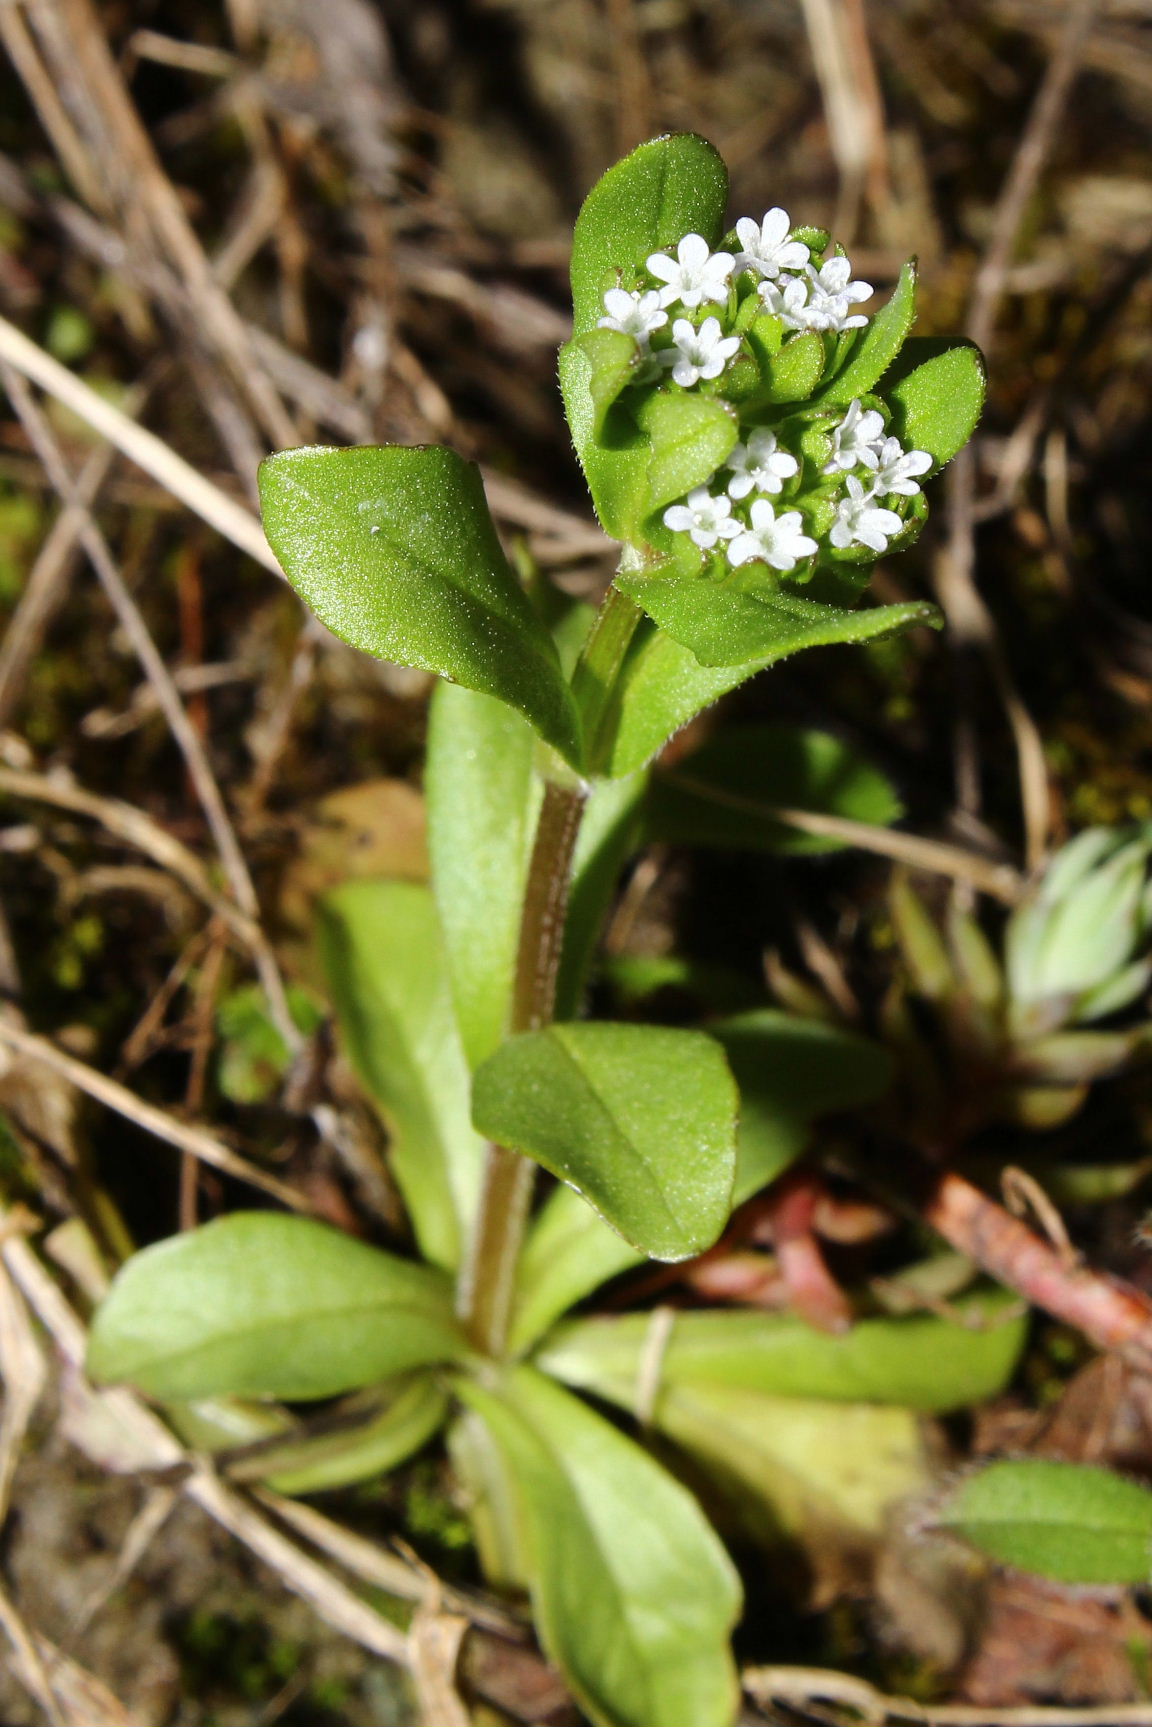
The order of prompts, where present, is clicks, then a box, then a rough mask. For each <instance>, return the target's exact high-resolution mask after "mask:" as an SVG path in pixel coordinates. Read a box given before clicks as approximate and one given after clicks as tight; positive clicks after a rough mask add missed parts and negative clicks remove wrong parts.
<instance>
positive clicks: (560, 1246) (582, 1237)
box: [510, 1185, 644, 1355]
mask: <svg viewBox="0 0 1152 1727" xmlns="http://www.w3.org/2000/svg"><path fill="white" fill-rule="evenodd" d="M643 1262H644V1255H643V1254H642V1253H640V1252H639V1251H638V1250H637V1249H636V1248H634V1247H632V1246H630V1245H629V1243H628V1242H626V1241H625V1240H624V1238H623V1236H620V1235H617V1233H616V1231H615V1230H614V1229H610V1228H609V1226H608V1225H607V1224H606V1223H605V1221H604V1219H603V1218H602V1217H600V1216H598V1215H597V1213H596V1212H594V1211H593V1210H592V1207H591V1206H590V1205H587V1204H586V1203H585V1201H584V1200H583V1199H581V1197H580V1195H579V1194H578V1193H577V1192H576V1191H575V1189H574V1188H571V1187H565V1186H563V1185H561V1186H560V1187H557V1188H554V1189H553V1190H552V1192H551V1193H550V1194H549V1195H548V1198H547V1199H546V1200H545V1202H544V1204H543V1205H542V1206H541V1208H540V1210H539V1211H538V1212H537V1214H536V1216H535V1217H534V1218H533V1220H532V1223H531V1225H530V1227H529V1230H528V1235H527V1238H526V1240H525V1242H524V1251H523V1253H522V1254H521V1255H520V1263H519V1265H518V1266H517V1269H516V1302H515V1307H514V1310H513V1315H512V1325H511V1332H510V1343H511V1349H512V1351H513V1354H516V1355H520V1354H522V1353H523V1352H524V1351H525V1350H527V1349H530V1348H531V1346H532V1345H533V1344H534V1343H535V1342H536V1341H537V1340H538V1339H539V1338H541V1337H543V1335H544V1333H545V1332H546V1331H547V1330H548V1329H549V1327H550V1326H551V1325H552V1324H554V1322H555V1321H556V1320H557V1319H559V1318H560V1315H561V1314H563V1313H567V1312H568V1309H569V1308H570V1307H575V1305H576V1303H577V1302H578V1301H583V1299H584V1297H585V1296H586V1295H591V1293H592V1291H593V1290H594V1289H599V1287H600V1285H601V1284H602V1283H607V1282H608V1280H609V1278H612V1277H617V1276H619V1274H620V1273H621V1272H622V1271H630V1270H631V1269H632V1267H633V1266H636V1265H642V1264H643Z"/></svg>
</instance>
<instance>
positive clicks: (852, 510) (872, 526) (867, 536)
mask: <svg viewBox="0 0 1152 1727" xmlns="http://www.w3.org/2000/svg"><path fill="white" fill-rule="evenodd" d="M875 496H876V494H875V492H874V491H872V490H871V488H869V490H868V491H865V490H864V485H863V482H862V481H861V480H858V479H857V478H856V476H855V474H850V475H849V476H848V496H847V497H846V498H841V500H840V507H839V509H838V510H837V512H836V520H835V521H834V522H833V524H832V528H831V531H830V533H829V535H828V538H829V539H830V540H831V542H832V544H833V545H834V546H836V547H838V549H839V550H840V551H846V550H847V548H848V547H849V546H867V547H868V550H869V551H871V552H886V551H887V550H888V541H889V540H890V539H892V538H893V536H894V535H895V534H898V533H899V532H900V530H901V528H902V527H903V526H904V523H903V522H902V521H901V519H900V517H899V516H898V515H897V514H896V512H895V510H882V509H878V508H877V506H876V505H875V504H874V503H873V501H872V500H873V499H874V497H875Z"/></svg>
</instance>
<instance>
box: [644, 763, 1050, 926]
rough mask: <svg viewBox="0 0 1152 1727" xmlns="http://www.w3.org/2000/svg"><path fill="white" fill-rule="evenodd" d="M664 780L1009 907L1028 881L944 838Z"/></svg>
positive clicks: (689, 779) (691, 781)
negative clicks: (927, 873)
mask: <svg viewBox="0 0 1152 1727" xmlns="http://www.w3.org/2000/svg"><path fill="white" fill-rule="evenodd" d="M661 778H662V779H664V780H665V782H666V783H667V784H669V785H675V786H680V787H682V788H683V790H685V791H690V792H692V793H693V794H694V796H696V797H701V798H707V799H708V801H709V802H710V803H715V804H722V805H723V806H724V807H725V808H726V809H734V810H740V811H742V812H743V813H744V814H746V815H753V816H761V817H763V819H764V820H765V821H774V822H780V823H781V824H782V825H783V826H784V827H791V828H796V829H797V830H798V831H799V832H800V833H807V834H812V835H813V836H814V837H816V838H818V839H830V840H840V841H842V843H843V844H844V845H850V846H857V847H859V848H860V850H861V851H869V852H874V853H876V855H877V856H879V857H888V858H893V859H894V860H895V861H896V862H897V863H903V864H908V865H909V866H910V867H911V868H913V869H921V870H928V871H930V872H931V873H932V874H933V875H945V876H950V877H951V878H952V879H953V880H955V881H962V882H968V883H970V884H971V885H972V886H973V887H975V888H979V890H980V891H981V892H982V893H986V894H990V895H991V896H992V897H993V898H994V899H998V900H1001V901H1002V902H1003V903H1004V904H1006V905H1012V904H1014V903H1015V901H1016V900H1018V899H1019V897H1020V895H1021V893H1022V892H1023V888H1024V882H1023V879H1022V877H1021V875H1020V873H1019V871H1018V870H1015V869H1013V867H1012V865H1011V864H1005V863H994V862H993V861H992V860H991V859H990V858H985V857H981V855H980V853H979V852H974V851H969V850H967V849H966V848H965V847H963V846H956V845H950V844H948V842H947V841H945V840H930V839H923V838H921V836H920V835H919V834H906V833H901V832H900V831H899V830H898V829H896V828H885V827H877V826H874V825H873V824H872V823H871V822H858V821H853V820H851V819H850V817H848V816H833V815H825V814H824V813H823V812H822V811H817V810H796V809H786V808H784V807H783V806H781V805H778V804H765V803H760V802H759V801H758V800H757V799H755V798H745V797H741V796H740V795H739V794H738V793H736V792H728V791H724V790H723V789H722V788H721V787H719V786H714V785H709V784H708V782H707V781H706V780H698V779H695V778H694V777H693V776H692V775H691V774H684V773H680V772H679V771H675V772H665V773H663V774H662V775H661Z"/></svg>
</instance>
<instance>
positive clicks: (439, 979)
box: [319, 881, 484, 1270]
mask: <svg viewBox="0 0 1152 1727" xmlns="http://www.w3.org/2000/svg"><path fill="white" fill-rule="evenodd" d="M319 941H320V950H321V954H322V956H323V960H324V968H325V971H326V973H327V977H328V986H329V989H330V990H331V994H332V1001H333V1004H334V1006H335V1008H336V1014H337V1018H338V1020H339V1024H340V1030H341V1033H342V1035H343V1038H344V1042H345V1044H346V1046H347V1049H348V1054H349V1056H350V1057H351V1060H352V1065H353V1066H354V1067H355V1069H356V1073H357V1076H358V1078H359V1080H360V1083H361V1084H362V1085H363V1086H364V1089H365V1090H366V1091H367V1093H368V1095H369V1097H371V1099H372V1101H373V1102H374V1103H375V1104H376V1106H377V1108H378V1109H379V1111H380V1114H381V1116H382V1117H383V1119H384V1122H385V1124H386V1125H387V1127H388V1131H389V1134H390V1136H391V1143H390V1145H389V1149H388V1161H389V1164H390V1166H391V1168H392V1171H393V1173H394V1174H395V1177H396V1180H397V1182H398V1184H399V1186H400V1190H401V1192H402V1193H403V1195H404V1201H405V1204H406V1205H407V1207H408V1211H409V1215H410V1216H411V1218H412V1224H413V1227H414V1229H415V1231H416V1237H417V1240H418V1241H419V1243H420V1247H421V1249H422V1251H423V1253H424V1255H425V1257H426V1258H428V1259H431V1260H433V1261H434V1262H435V1263H436V1264H437V1265H443V1266H445V1267H447V1268H448V1269H450V1270H451V1269H452V1268H454V1267H455V1266H456V1265H457V1264H458V1263H459V1260H460V1254H461V1244H462V1243H463V1242H464V1241H465V1240H466V1239H467V1236H468V1232H469V1230H470V1228H471V1224H472V1218H473V1216H474V1214H475V1210H476V1202H477V1199H478V1197H479V1193H480V1180H481V1170H482V1168H483V1162H484V1147H483V1144H482V1142H481V1140H480V1139H479V1137H478V1136H477V1135H476V1134H475V1133H474V1132H473V1130H472V1124H471V1120H470V1117H469V1098H468V1065H467V1062H466V1061H465V1058H464V1052H463V1050H462V1049H461V1046H460V1036H459V1033H458V1031H457V1029H456V1020H455V1017H454V1015H453V1012H452V997H451V992H450V990H449V984H448V972H447V963H446V959H445V954H444V941H443V937H442V935H441V933H440V923H439V919H438V917H437V911H436V903H435V901H434V900H433V898H432V894H431V892H430V891H429V889H428V888H426V887H424V886H423V885H422V884H420V883H417V882H398V881H362V882H347V883H346V884H345V885H344V886H343V887H342V888H338V889H337V890H336V891H335V892H334V893H331V894H329V895H328V896H327V897H326V898H325V899H324V900H323V901H322V903H321V907H320V921H319Z"/></svg>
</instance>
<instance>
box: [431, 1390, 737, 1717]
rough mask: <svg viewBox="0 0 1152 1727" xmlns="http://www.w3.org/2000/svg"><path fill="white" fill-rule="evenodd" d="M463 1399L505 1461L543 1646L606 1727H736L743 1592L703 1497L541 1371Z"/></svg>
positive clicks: (470, 1393)
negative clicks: (731, 1642)
mask: <svg viewBox="0 0 1152 1727" xmlns="http://www.w3.org/2000/svg"><path fill="white" fill-rule="evenodd" d="M459 1389H460V1395H461V1397H462V1398H463V1400H464V1401H465V1402H466V1403H467V1404H468V1405H469V1406H470V1407H471V1408H472V1409H474V1410H475V1411H476V1412H477V1414H478V1415H479V1416H480V1417H481V1418H482V1420H483V1422H484V1424H485V1426H486V1427H487V1428H488V1430H489V1432H490V1434H491V1436H492V1439H493V1440H494V1442H495V1444H496V1445H497V1447H498V1448H499V1449H500V1451H501V1452H502V1453H503V1454H504V1457H505V1459H506V1463H507V1474H508V1477H509V1479H510V1480H511V1481H512V1482H513V1483H514V1490H515V1492H516V1493H517V1496H518V1498H519V1499H520V1501H521V1504H522V1507H523V1515H524V1521H525V1523H526V1526H527V1529H528V1534H529V1541H530V1549H531V1571H532V1576H531V1590H532V1598H533V1606H534V1608H535V1614H536V1621H537V1624H538V1626H539V1628H540V1634H541V1637H542V1640H543V1643H544V1647H545V1650H546V1651H547V1653H548V1655H549V1656H550V1658H551V1659H552V1660H553V1661H555V1663H556V1665H557V1666H558V1667H559V1668H560V1670H561V1672H562V1673H563V1674H564V1676H565V1678H566V1679H567V1681H568V1683H569V1685H570V1686H571V1687H572V1690H573V1692H574V1693H575V1695H576V1698H577V1700H578V1702H579V1704H580V1706H581V1708H582V1709H583V1710H584V1711H585V1713H586V1714H587V1715H588V1717H589V1719H590V1720H591V1721H592V1722H593V1723H594V1727H685V1724H686V1723H687V1722H691V1723H692V1727H731V1723H732V1722H733V1720H734V1718H735V1714H736V1708H737V1702H738V1688H737V1684H736V1674H735V1669H734V1667H733V1663H732V1657H731V1653H730V1651H729V1648H728V1633H729V1631H730V1629H731V1627H732V1625H733V1623H734V1622H735V1619H736V1616H737V1614H738V1612H739V1608H740V1586H739V1582H738V1580H737V1577H736V1574H735V1572H734V1570H733V1568H732V1565H731V1563H730V1561H729V1559H728V1557H727V1555H726V1554H725V1552H724V1550H723V1548H722V1547H721V1545H720V1543H719V1541H718V1540H717V1538H716V1536H715V1535H714V1534H713V1532H712V1530H711V1528H710V1527H709V1525H708V1522H707V1520H706V1519H705V1517H704V1515H703V1513H702V1512H701V1510H700V1507H699V1506H698V1505H697V1503H696V1501H695V1500H694V1499H693V1498H692V1496H691V1495H690V1494H689V1493H688V1492H687V1491H686V1490H685V1489H684V1488H683V1487H681V1486H680V1485H679V1483H678V1482H676V1481H674V1480H673V1479H672V1477H671V1476H670V1475H668V1474H667V1473H666V1471H665V1470H663V1469H662V1468H661V1467H660V1466H659V1464H657V1463H655V1462H654V1461H653V1459H652V1458H650V1457H649V1456H648V1455H647V1453H646V1452H644V1451H642V1450H641V1449H640V1447H639V1446H638V1445H636V1444H634V1443H633V1442H632V1440H630V1439H627V1438H625V1436H624V1435H623V1434H622V1433H619V1432H617V1430H616V1429H615V1428H614V1427H612V1426H611V1425H610V1424H609V1423H608V1422H607V1421H605V1420H604V1419H603V1418H602V1417H601V1416H599V1415H596V1414H594V1413H593V1411H592V1410H590V1409H589V1408H587V1406H586V1405H585V1404H583V1403H581V1402H580V1401H578V1400H577V1399H576V1398H574V1397H570V1396H569V1395H568V1394H567V1392H564V1391H562V1390H561V1389H560V1388H559V1386H556V1385H552V1384H550V1383H549V1382H548V1380H546V1379H544V1378H543V1377H542V1376H541V1375H540V1374H538V1373H535V1372H533V1371H532V1369H531V1368H521V1369H519V1370H518V1371H517V1372H515V1373H512V1374H510V1375H508V1377H507V1378H506V1379H505V1380H504V1381H503V1382H502V1383H501V1384H500V1385H499V1386H498V1387H496V1388H494V1389H491V1390H490V1389H487V1388H482V1387H481V1386H480V1385H479V1384H478V1383H475V1382H469V1383H466V1384H461V1386H460V1388H459Z"/></svg>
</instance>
